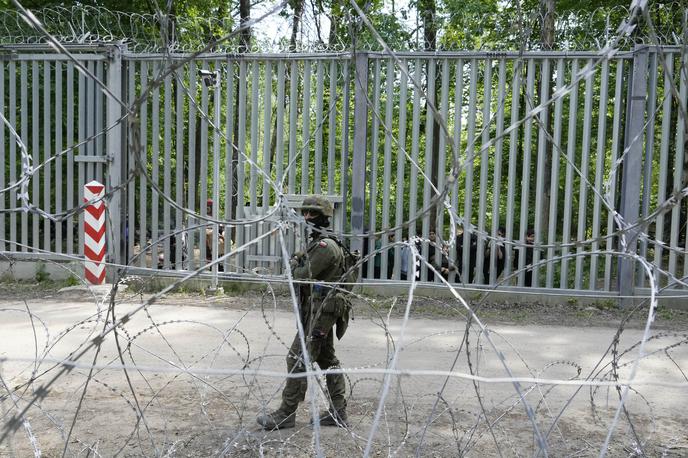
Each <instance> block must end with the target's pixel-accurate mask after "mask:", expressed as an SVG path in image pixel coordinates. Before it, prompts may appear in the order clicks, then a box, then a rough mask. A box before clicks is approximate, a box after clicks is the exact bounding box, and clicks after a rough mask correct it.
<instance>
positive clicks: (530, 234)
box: [513, 227, 535, 286]
mask: <svg viewBox="0 0 688 458" xmlns="http://www.w3.org/2000/svg"><path fill="white" fill-rule="evenodd" d="M534 243H535V231H534V230H533V229H532V228H530V227H529V228H528V230H527V231H526V243H525V244H524V246H522V247H520V248H519V249H516V250H515V251H514V261H513V268H514V272H518V266H519V258H520V257H521V251H523V252H524V253H525V261H524V263H523V268H524V269H525V274H524V276H523V277H524V278H523V286H533V269H532V265H533V250H534V248H533V244H534Z"/></svg>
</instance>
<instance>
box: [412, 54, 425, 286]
mask: <svg viewBox="0 0 688 458" xmlns="http://www.w3.org/2000/svg"><path fill="white" fill-rule="evenodd" d="M413 79H414V80H415V83H414V85H413V86H414V87H413V118H412V121H411V129H412V130H411V165H410V167H411V171H410V174H411V183H410V187H409V190H410V192H409V195H410V196H409V214H408V219H409V220H410V221H413V223H411V224H410V225H409V229H408V235H409V242H410V241H411V237H413V236H414V235H416V221H415V219H416V212H417V211H418V191H417V190H418V172H419V167H420V164H419V162H418V156H419V154H418V148H419V142H420V132H419V131H420V110H421V106H420V105H421V100H420V96H421V90H420V89H419V88H420V87H422V84H423V68H422V67H421V60H420V59H416V60H415V62H414V69H413ZM409 261H411V259H409ZM415 268H416V267H415V266H412V269H411V270H409V271H408V278H409V279H410V278H411V275H413V274H414V270H413V269H415Z"/></svg>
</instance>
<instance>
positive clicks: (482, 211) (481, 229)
mask: <svg viewBox="0 0 688 458" xmlns="http://www.w3.org/2000/svg"><path fill="white" fill-rule="evenodd" d="M483 78H484V80H483V113H482V114H483V119H482V129H481V144H480V188H479V189H480V190H481V192H480V193H479V194H480V195H479V198H478V247H477V250H476V260H475V261H476V262H475V281H476V283H484V282H485V279H484V278H483V267H484V264H485V243H486V241H487V239H486V238H485V216H486V213H487V192H486V191H487V187H488V182H487V180H488V172H489V168H490V166H489V163H490V148H488V147H487V146H486V145H487V144H488V143H489V141H490V124H491V121H492V120H491V118H492V114H491V113H492V59H489V58H488V59H485V69H484V74H483Z"/></svg>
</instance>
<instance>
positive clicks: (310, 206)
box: [301, 195, 334, 217]
mask: <svg viewBox="0 0 688 458" xmlns="http://www.w3.org/2000/svg"><path fill="white" fill-rule="evenodd" d="M301 210H317V211H319V212H320V213H322V214H323V215H325V216H329V217H331V216H332V215H334V206H333V205H332V202H330V201H329V200H327V199H326V198H325V197H323V196H317V195H312V196H308V197H306V198H305V199H303V203H302V204H301Z"/></svg>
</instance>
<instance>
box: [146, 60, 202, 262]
mask: <svg viewBox="0 0 688 458" xmlns="http://www.w3.org/2000/svg"><path fill="white" fill-rule="evenodd" d="M159 74H160V62H158V61H155V63H154V64H153V78H157V76H158V75H159ZM159 132H160V85H156V86H155V88H153V94H152V97H151V153H152V155H151V162H152V164H151V181H152V183H153V184H155V186H156V187H157V186H160V177H159V175H160V134H159ZM192 157H193V156H192ZM190 162H193V161H190ZM192 187H193V185H192V186H189V188H192ZM151 189H152V191H151V240H152V245H151V259H152V262H153V265H152V267H153V269H157V268H158V267H157V266H158V251H159V244H158V228H159V225H158V216H159V211H160V205H159V204H160V197H159V195H158V190H157V189H156V188H153V187H151ZM191 254H193V251H191Z"/></svg>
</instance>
